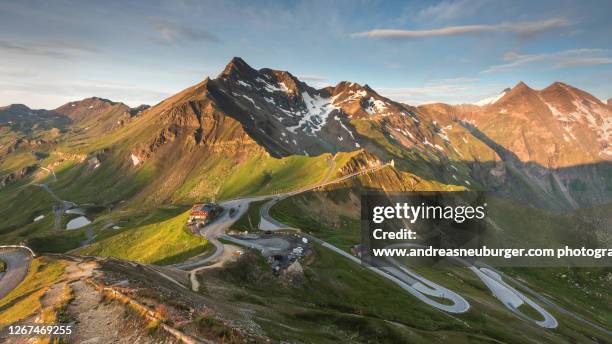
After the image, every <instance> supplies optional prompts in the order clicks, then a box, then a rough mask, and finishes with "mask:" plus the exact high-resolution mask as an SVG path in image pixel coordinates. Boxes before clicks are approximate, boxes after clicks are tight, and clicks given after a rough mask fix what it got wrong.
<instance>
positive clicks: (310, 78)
mask: <svg viewBox="0 0 612 344" xmlns="http://www.w3.org/2000/svg"><path fill="white" fill-rule="evenodd" d="M297 78H298V79H300V80H302V81H318V82H323V81H326V80H327V78H326V77H324V76H319V75H298V76H297Z"/></svg>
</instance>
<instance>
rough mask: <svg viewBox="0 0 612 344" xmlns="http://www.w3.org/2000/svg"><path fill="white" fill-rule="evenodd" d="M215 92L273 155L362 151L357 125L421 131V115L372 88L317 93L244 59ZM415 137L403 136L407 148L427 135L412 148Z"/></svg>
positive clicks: (343, 86)
mask: <svg viewBox="0 0 612 344" xmlns="http://www.w3.org/2000/svg"><path fill="white" fill-rule="evenodd" d="M209 90H210V93H211V95H212V96H213V98H214V99H215V102H216V104H218V106H219V108H221V109H222V110H223V111H225V112H226V113H227V114H228V115H229V116H232V117H234V118H236V119H237V120H238V121H240V123H241V124H242V125H243V126H244V128H245V131H246V132H248V133H249V135H251V136H252V137H253V138H254V139H255V140H256V141H258V142H260V143H261V144H262V145H263V146H264V147H266V148H267V149H268V151H269V152H270V154H271V155H273V156H287V155H296V154H297V155H319V154H322V153H325V152H332V153H335V152H339V151H355V150H358V149H360V148H361V147H362V144H363V137H361V135H360V132H359V130H358V129H356V128H355V127H354V125H353V123H352V122H353V121H363V120H368V121H374V122H392V123H391V125H393V126H394V127H395V128H397V131H399V132H400V133H401V131H402V130H403V131H404V133H407V132H415V131H418V122H419V119H418V118H417V116H418V115H417V114H415V113H414V112H412V111H410V110H409V109H407V108H406V107H405V106H404V105H402V104H399V103H396V102H393V101H391V100H389V99H387V98H384V97H382V96H380V95H379V94H377V93H376V92H375V91H374V90H372V89H371V88H370V87H368V86H367V85H366V86H361V85H359V84H356V83H352V82H341V83H339V84H337V85H336V86H330V87H326V88H322V89H314V88H312V87H310V86H308V85H307V84H305V83H303V82H301V81H300V80H298V79H297V78H296V77H294V76H293V75H292V74H291V73H288V72H285V71H277V70H272V69H267V68H264V69H260V70H255V69H253V68H251V67H250V66H248V65H247V64H246V63H245V62H244V61H243V60H242V59H240V58H234V59H233V60H232V61H231V62H230V63H229V64H228V66H227V67H226V68H225V70H224V71H223V72H222V73H221V74H220V75H219V77H218V78H217V79H215V80H212V81H211V82H210V83H209ZM385 126H386V127H389V126H388V125H386V124H385V123H383V124H382V125H380V127H385ZM387 134H389V135H391V132H389V133H387ZM394 135H398V134H394ZM409 135H410V134H403V136H404V137H405V140H404V143H405V144H406V145H407V146H412V145H413V144H414V140H417V137H419V136H421V137H422V136H423V135H421V134H417V135H413V139H412V140H413V142H412V143H409V142H410V140H411V139H410V138H409Z"/></svg>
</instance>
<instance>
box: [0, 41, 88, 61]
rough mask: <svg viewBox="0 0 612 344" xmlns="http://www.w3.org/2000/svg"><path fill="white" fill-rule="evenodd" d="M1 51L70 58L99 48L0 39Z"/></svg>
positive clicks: (64, 43)
mask: <svg viewBox="0 0 612 344" xmlns="http://www.w3.org/2000/svg"><path fill="white" fill-rule="evenodd" d="M0 51H5V52H9V53H10V52H13V53H18V54H26V55H35V56H45V57H55V58H69V57H73V56H76V55H81V54H83V53H93V52H96V51H97V50H96V49H94V48H90V47H85V46H82V45H77V44H71V43H66V42H48V43H15V42H11V41H6V40H2V41H0Z"/></svg>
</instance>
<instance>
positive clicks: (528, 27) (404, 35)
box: [351, 18, 570, 39]
mask: <svg viewBox="0 0 612 344" xmlns="http://www.w3.org/2000/svg"><path fill="white" fill-rule="evenodd" d="M568 25H570V22H569V21H567V20H566V19H563V18H552V19H546V20H540V21H531V22H505V23H500V24H494V25H462V26H448V27H443V28H439V29H428V30H401V29H377V30H370V31H365V32H357V33H353V34H352V35H351V36H352V37H358V38H378V39H381V38H393V39H419V38H428V37H438V36H459V35H480V34H488V33H511V34H515V35H517V36H519V37H522V38H526V37H531V36H534V35H537V34H540V33H542V32H545V31H549V30H552V29H557V28H561V27H565V26H568Z"/></svg>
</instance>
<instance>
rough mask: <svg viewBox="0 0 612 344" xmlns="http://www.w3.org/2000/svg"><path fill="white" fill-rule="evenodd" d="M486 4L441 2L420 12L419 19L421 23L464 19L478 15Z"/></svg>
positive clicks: (467, 0)
mask: <svg viewBox="0 0 612 344" xmlns="http://www.w3.org/2000/svg"><path fill="white" fill-rule="evenodd" d="M486 2H487V1H484V0H457V1H441V2H439V3H437V4H434V5H431V6H428V7H425V8H423V9H422V10H420V11H419V12H418V13H417V18H418V19H420V20H421V21H433V22H442V21H449V20H453V19H457V18H464V17H467V16H470V15H472V14H474V13H476V12H477V11H478V10H479V8H480V7H482V5H484V4H485V3H486Z"/></svg>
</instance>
